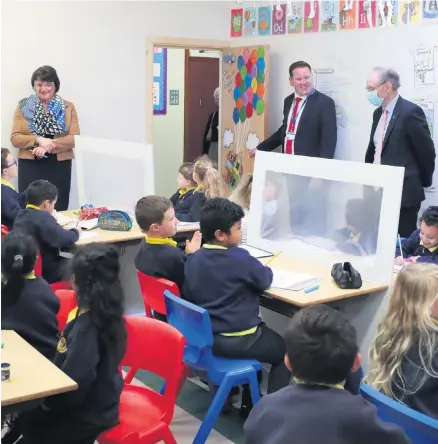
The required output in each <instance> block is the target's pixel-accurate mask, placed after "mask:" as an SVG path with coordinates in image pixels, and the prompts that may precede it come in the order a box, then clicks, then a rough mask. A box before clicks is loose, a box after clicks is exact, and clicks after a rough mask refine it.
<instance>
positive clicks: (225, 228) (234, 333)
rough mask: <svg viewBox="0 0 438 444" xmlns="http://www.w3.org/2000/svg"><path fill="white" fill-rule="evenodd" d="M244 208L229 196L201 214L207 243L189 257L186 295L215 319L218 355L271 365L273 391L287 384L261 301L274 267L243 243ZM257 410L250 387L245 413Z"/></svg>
mask: <svg viewBox="0 0 438 444" xmlns="http://www.w3.org/2000/svg"><path fill="white" fill-rule="evenodd" d="M243 217H244V212H243V210H242V208H241V207H240V206H239V205H237V204H235V203H234V202H231V201H230V200H228V199H222V198H215V199H210V200H208V201H207V202H206V204H205V205H204V207H203V209H202V212H201V221H200V224H201V233H202V237H203V239H204V240H205V242H206V243H205V244H204V245H203V247H202V248H200V249H199V250H198V251H197V252H196V253H195V254H192V255H190V256H189V257H188V258H187V262H186V267H185V283H184V297H185V298H186V299H187V300H189V301H191V302H193V303H194V304H196V305H198V306H201V307H203V308H205V309H206V310H207V311H208V312H209V314H210V318H211V323H212V329H213V335H214V343H213V353H214V354H215V355H218V356H225V357H228V358H237V359H257V360H258V361H260V362H267V363H269V364H271V365H272V367H271V371H270V374H269V382H268V393H273V392H275V391H277V390H279V389H281V388H282V387H285V386H286V385H288V383H289V381H290V377H291V376H290V372H289V370H288V369H287V368H286V366H285V364H284V353H285V344H284V340H283V338H282V337H281V336H280V335H279V334H277V333H276V332H274V331H273V330H271V329H270V328H269V327H267V326H266V325H265V324H264V322H263V321H262V319H261V318H260V316H259V299H260V296H261V295H262V293H263V291H264V290H266V289H267V288H269V287H270V285H271V283H272V270H271V269H270V268H269V267H265V266H264V265H262V264H261V262H260V261H258V260H257V259H255V258H254V257H252V256H251V255H250V254H249V253H248V252H247V251H246V250H244V249H242V248H239V247H238V245H239V243H240V241H241V238H242V232H241V220H242V218H243ZM251 408H252V401H251V396H250V392H249V387H248V386H244V388H243V394H242V408H241V414H242V416H247V414H248V413H249V411H250V410H251Z"/></svg>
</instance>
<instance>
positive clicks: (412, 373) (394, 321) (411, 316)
mask: <svg viewBox="0 0 438 444" xmlns="http://www.w3.org/2000/svg"><path fill="white" fill-rule="evenodd" d="M437 295H438V267H436V266H435V265H432V264H421V263H417V264H409V265H407V266H406V267H403V269H402V270H401V271H400V272H399V273H398V276H397V280H396V281H395V284H394V289H393V293H392V296H391V300H390V302H389V307H388V311H387V313H386V315H385V317H384V318H383V320H382V322H381V324H380V325H379V327H378V330H377V336H376V338H375V339H374V342H373V343H372V345H371V348H370V365H369V371H368V374H367V376H366V382H367V383H368V384H370V385H372V386H373V387H374V388H376V389H377V390H382V391H383V392H384V393H385V394H386V395H387V396H391V397H392V398H394V399H396V400H398V401H400V402H402V403H403V404H406V405H407V406H408V407H411V408H412V409H415V410H418V411H419V412H421V413H424V414H425V415H428V416H432V417H434V418H437V419H438V299H437Z"/></svg>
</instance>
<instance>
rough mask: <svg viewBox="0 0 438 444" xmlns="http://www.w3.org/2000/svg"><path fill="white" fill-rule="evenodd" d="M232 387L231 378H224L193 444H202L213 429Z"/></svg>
mask: <svg viewBox="0 0 438 444" xmlns="http://www.w3.org/2000/svg"><path fill="white" fill-rule="evenodd" d="M232 386H233V381H232V378H230V377H227V376H226V377H225V378H224V380H223V381H222V384H221V385H220V386H219V389H218V391H217V393H216V396H215V397H214V399H213V402H212V403H211V405H210V408H209V409H208V411H207V414H206V415H205V417H204V420H203V421H202V424H201V427H199V430H198V433H197V434H196V436H195V439H194V440H193V444H204V443H205V442H206V441H207V438H208V436H209V435H210V432H211V429H212V428H213V426H214V424H215V422H216V419H217V417H218V416H219V414H220V412H221V410H222V407H223V405H224V404H225V401H226V399H227V396H228V393H230V390H231V387H232Z"/></svg>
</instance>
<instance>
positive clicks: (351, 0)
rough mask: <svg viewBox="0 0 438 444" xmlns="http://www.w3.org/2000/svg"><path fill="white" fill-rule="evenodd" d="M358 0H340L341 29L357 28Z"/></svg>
mask: <svg viewBox="0 0 438 444" xmlns="http://www.w3.org/2000/svg"><path fill="white" fill-rule="evenodd" d="M356 6H357V2H356V0H341V1H340V2H339V29H356Z"/></svg>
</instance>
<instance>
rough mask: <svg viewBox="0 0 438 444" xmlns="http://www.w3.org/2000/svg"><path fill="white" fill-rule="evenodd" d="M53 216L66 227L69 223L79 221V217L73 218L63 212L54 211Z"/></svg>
mask: <svg viewBox="0 0 438 444" xmlns="http://www.w3.org/2000/svg"><path fill="white" fill-rule="evenodd" d="M52 215H53V217H54V218H55V219H56V222H58V224H59V225H61V227H65V226H66V225H69V224H75V223H77V221H78V220H77V219H73V218H72V217H68V216H64V215H63V214H61V213H57V212H54V213H52Z"/></svg>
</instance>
